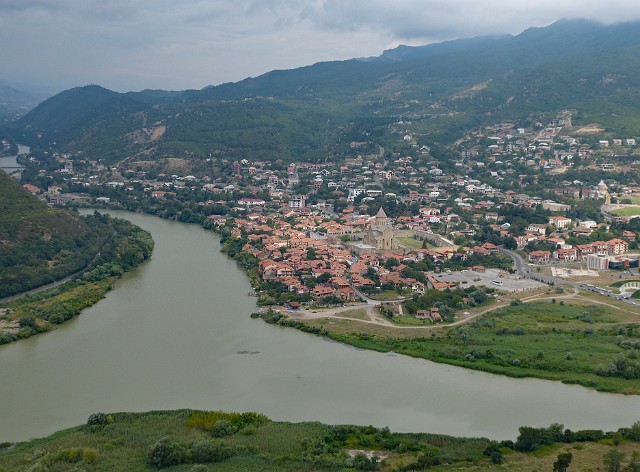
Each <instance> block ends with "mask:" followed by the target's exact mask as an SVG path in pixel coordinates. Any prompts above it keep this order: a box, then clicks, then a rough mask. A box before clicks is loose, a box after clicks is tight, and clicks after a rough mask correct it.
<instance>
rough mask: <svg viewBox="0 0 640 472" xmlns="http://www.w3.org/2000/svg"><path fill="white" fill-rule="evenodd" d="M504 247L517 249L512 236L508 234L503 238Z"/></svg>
mask: <svg viewBox="0 0 640 472" xmlns="http://www.w3.org/2000/svg"><path fill="white" fill-rule="evenodd" d="M504 247H505V248H506V249H518V243H517V241H516V239H515V238H514V237H513V236H509V237H508V238H506V239H505V240H504Z"/></svg>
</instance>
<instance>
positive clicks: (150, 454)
mask: <svg viewBox="0 0 640 472" xmlns="http://www.w3.org/2000/svg"><path fill="white" fill-rule="evenodd" d="M220 421H225V422H227V423H228V424H235V425H236V426H239V427H240V426H243V429H240V430H239V431H236V432H234V433H232V434H229V435H227V436H225V437H224V438H219V437H215V435H214V432H215V427H214V428H213V430H212V429H211V428H210V426H211V424H214V425H215V424H216V423H218V422H220ZM249 428H250V430H249V431H247V430H248V429H249ZM243 431H244V433H243ZM638 441H640V423H636V424H634V425H633V426H631V427H629V428H620V429H619V430H618V431H615V432H604V431H601V430H581V431H571V430H568V429H564V427H563V426H562V425H559V424H554V425H551V426H549V427H546V428H534V427H530V426H523V427H521V428H520V429H519V434H518V436H517V437H516V438H515V439H514V440H505V441H499V442H498V441H491V440H489V439H486V438H456V437H452V436H446V435H441V434H431V433H395V432H392V431H390V430H389V428H378V427H374V426H354V425H336V426H330V425H325V424H321V423H317V422H306V423H287V422H277V421H271V420H269V419H268V418H266V417H265V416H264V415H261V414H258V413H252V412H249V413H225V412H220V411H216V412H204V411H193V410H177V411H152V412H148V413H114V414H105V413H95V414H93V415H91V416H90V417H89V420H88V421H87V424H85V425H82V426H77V427H74V428H70V429H66V430H64V431H60V432H58V433H55V434H53V435H51V436H49V437H47V438H43V439H36V440H33V441H29V442H24V443H17V444H4V445H2V446H4V447H3V449H0V470H2V471H3V472H13V471H24V470H32V471H46V470H50V471H54V470H60V471H63V470H86V471H110V470H140V471H142V470H158V469H164V468H170V470H176V471H185V472H186V471H201V470H202V471H203V470H225V471H227V470H229V471H238V472H241V471H255V470H261V471H299V470H317V471H325V470H326V471H359V470H379V471H410V470H425V469H428V470H442V471H445V470H454V469H455V470H461V471H484V470H487V471H494V470H567V469H566V467H568V466H569V465H570V466H571V467H572V470H573V468H575V470H585V467H586V466H589V467H590V468H593V467H594V466H597V465H598V464H603V465H605V466H606V467H607V468H608V467H609V466H610V465H611V464H618V466H619V467H620V468H619V469H615V470H622V467H627V469H625V470H637V469H633V468H631V466H632V465H633V464H634V463H636V464H637V463H638V454H637V448H638ZM634 450H636V453H635V454H634V452H633V451H634ZM634 461H635V462H634ZM556 462H557V463H558V464H559V465H562V464H564V465H565V466H566V467H565V468H564V469H558V468H556V467H555V465H554V464H555V463H556ZM609 470H613V469H609Z"/></svg>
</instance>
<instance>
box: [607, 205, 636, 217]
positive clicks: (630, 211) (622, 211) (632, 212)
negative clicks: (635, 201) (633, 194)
mask: <svg viewBox="0 0 640 472" xmlns="http://www.w3.org/2000/svg"><path fill="white" fill-rule="evenodd" d="M611 213H612V214H613V215H617V216H638V215H640V206H638V207H627V208H619V209H617V210H613V211H611Z"/></svg>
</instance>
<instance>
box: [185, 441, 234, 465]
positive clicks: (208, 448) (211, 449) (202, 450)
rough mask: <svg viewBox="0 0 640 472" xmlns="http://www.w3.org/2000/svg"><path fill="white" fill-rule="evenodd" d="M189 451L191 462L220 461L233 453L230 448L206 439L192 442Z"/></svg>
mask: <svg viewBox="0 0 640 472" xmlns="http://www.w3.org/2000/svg"><path fill="white" fill-rule="evenodd" d="M189 451H190V452H191V461H192V462H221V461H223V460H226V459H228V458H230V457H231V456H232V455H233V451H232V450H231V448H229V447H227V446H226V445H224V444H222V443H217V442H214V441H210V440H208V439H203V440H200V441H197V442H195V443H193V444H192V445H191V447H189Z"/></svg>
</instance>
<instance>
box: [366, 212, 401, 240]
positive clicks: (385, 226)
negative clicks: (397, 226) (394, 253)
mask: <svg viewBox="0 0 640 472" xmlns="http://www.w3.org/2000/svg"><path fill="white" fill-rule="evenodd" d="M362 242H363V243H364V244H367V245H369V246H373V247H375V248H376V249H377V250H391V249H398V241H397V240H396V237H395V233H394V231H393V226H392V225H391V221H390V220H389V217H387V214H386V213H385V212H384V210H383V209H382V207H380V210H378V213H376V216H375V221H374V222H373V224H372V225H371V227H370V228H369V229H368V230H367V231H366V232H365V233H364V238H363V239H362Z"/></svg>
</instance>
